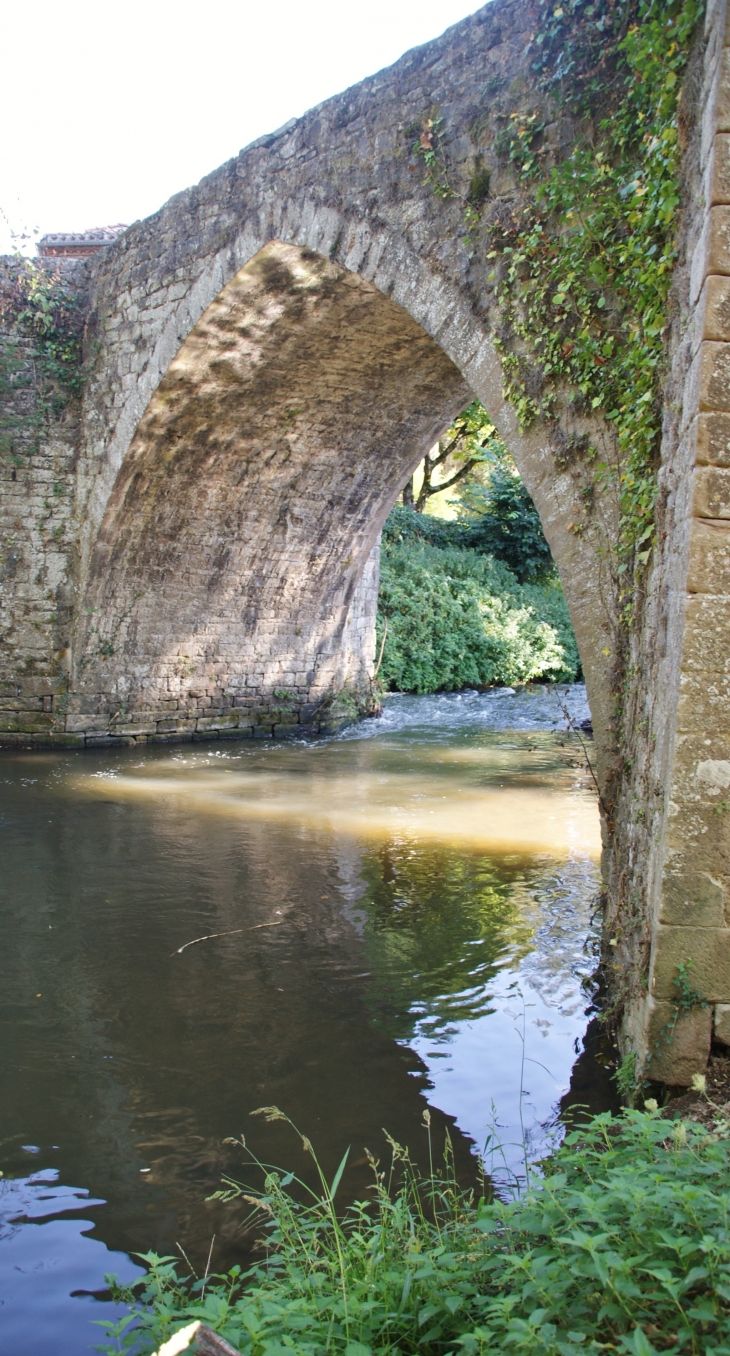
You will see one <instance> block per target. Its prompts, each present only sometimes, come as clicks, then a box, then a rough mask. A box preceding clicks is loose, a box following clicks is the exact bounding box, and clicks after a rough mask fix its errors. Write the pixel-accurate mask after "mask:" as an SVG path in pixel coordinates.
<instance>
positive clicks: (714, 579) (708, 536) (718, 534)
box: [687, 518, 730, 594]
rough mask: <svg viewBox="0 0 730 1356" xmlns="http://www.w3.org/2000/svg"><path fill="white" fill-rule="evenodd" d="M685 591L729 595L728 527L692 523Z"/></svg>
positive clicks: (704, 521) (699, 520)
mask: <svg viewBox="0 0 730 1356" xmlns="http://www.w3.org/2000/svg"><path fill="white" fill-rule="evenodd" d="M687 591H688V592H689V593H721V594H730V523H725V522H719V523H715V522H711V521H709V520H708V519H706V518H694V519H693V520H692V535H691V541H690V558H689V570H688V574H687Z"/></svg>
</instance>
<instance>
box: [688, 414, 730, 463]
mask: <svg viewBox="0 0 730 1356" xmlns="http://www.w3.org/2000/svg"><path fill="white" fill-rule="evenodd" d="M695 460H696V461H697V464H698V465H699V466H730V414H701V415H700V416H699V418H698V420H697V437H696V442H695Z"/></svg>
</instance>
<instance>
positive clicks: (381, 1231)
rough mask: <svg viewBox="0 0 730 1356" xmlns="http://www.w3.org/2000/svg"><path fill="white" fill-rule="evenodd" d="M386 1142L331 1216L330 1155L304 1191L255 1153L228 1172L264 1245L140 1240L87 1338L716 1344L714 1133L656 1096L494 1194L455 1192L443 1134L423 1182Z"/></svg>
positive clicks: (277, 1343) (468, 1351)
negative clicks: (253, 1259) (111, 1302)
mask: <svg viewBox="0 0 730 1356" xmlns="http://www.w3.org/2000/svg"><path fill="white" fill-rule="evenodd" d="M267 1114H268V1115H269V1116H270V1117H271V1118H272V1119H273V1118H276V1119H279V1118H281V1119H286V1118H285V1117H283V1116H282V1113H281V1112H279V1111H278V1110H277V1109H276V1108H268V1109H267ZM297 1133H298V1132H297ZM301 1138H302V1143H303V1144H304V1146H305V1148H306V1149H307V1150H308V1151H309V1152H310V1153H311V1152H312V1148H311V1145H310V1144H309V1141H308V1140H307V1139H306V1137H304V1136H302V1137H301ZM390 1149H391V1163H390V1167H389V1169H388V1170H387V1171H386V1172H382V1171H381V1169H380V1167H379V1166H378V1164H377V1163H375V1162H374V1161H373V1171H374V1180H373V1189H372V1192H371V1195H370V1199H369V1200H366V1201H358V1202H355V1203H354V1205H352V1206H351V1207H350V1208H349V1209H348V1210H346V1211H344V1212H343V1213H342V1214H338V1213H337V1212H336V1210H335V1204H334V1203H335V1196H336V1191H337V1187H338V1185H339V1179H340V1176H341V1173H342V1171H343V1169H344V1164H345V1159H343V1161H342V1163H341V1164H340V1168H339V1170H338V1173H337V1174H336V1176H335V1179H334V1180H333V1182H332V1183H331V1184H328V1183H327V1180H326V1178H325V1177H324V1174H323V1173H322V1172H321V1169H320V1168H319V1165H318V1164H316V1159H315V1164H316V1166H317V1171H318V1173H319V1181H320V1188H321V1189H320V1193H319V1194H317V1193H316V1192H314V1193H312V1192H310V1193H309V1194H308V1195H307V1196H306V1199H304V1200H302V1195H303V1194H306V1189H305V1188H304V1187H303V1184H301V1183H297V1180H296V1178H295V1177H294V1174H293V1173H281V1172H278V1171H272V1170H269V1169H265V1168H263V1166H262V1165H260V1164H259V1165H257V1166H258V1170H260V1171H263V1172H264V1185H263V1190H261V1191H257V1190H253V1189H251V1188H249V1187H248V1186H245V1185H239V1184H236V1183H233V1182H228V1183H227V1184H226V1186H225V1188H224V1192H223V1194H224V1195H225V1197H226V1198H227V1199H232V1198H233V1199H236V1198H238V1199H242V1200H245V1201H247V1202H250V1203H251V1204H252V1206H253V1208H254V1212H255V1213H256V1215H257V1217H258V1219H259V1220H260V1221H261V1222H262V1223H263V1225H264V1229H265V1232H266V1234H267V1244H266V1256H265V1258H264V1260H262V1261H261V1263H260V1264H258V1265H257V1266H254V1267H253V1268H251V1270H249V1271H248V1272H245V1273H244V1272H242V1271H241V1270H240V1269H239V1268H238V1267H234V1268H232V1270H231V1271H230V1272H228V1273H227V1274H226V1275H221V1276H214V1277H207V1278H205V1280H197V1279H195V1278H193V1277H185V1276H182V1275H180V1274H179V1273H178V1270H177V1263H176V1262H175V1261H174V1260H173V1259H171V1258H161V1257H157V1256H156V1255H155V1254H152V1253H150V1254H147V1255H146V1256H145V1258H144V1259H143V1260H144V1261H145V1263H146V1265H147V1267H148V1268H149V1272H148V1275H147V1277H146V1278H145V1279H144V1281H143V1282H142V1283H140V1285H138V1286H136V1287H132V1288H131V1289H129V1288H126V1289H125V1288H120V1287H117V1286H116V1285H114V1283H113V1281H112V1285H113V1293H114V1297H115V1299H117V1300H121V1301H124V1302H126V1303H127V1304H129V1305H130V1313H129V1315H128V1317H127V1318H125V1319H123V1320H122V1321H121V1322H120V1323H119V1324H117V1325H116V1326H115V1327H114V1328H108V1329H107V1334H108V1336H109V1337H110V1339H111V1340H110V1341H109V1342H107V1343H106V1344H105V1345H103V1346H102V1347H100V1348H99V1349H100V1350H102V1351H104V1352H107V1353H112V1352H120V1351H122V1352H123V1351H127V1352H130V1351H137V1352H139V1353H148V1352H150V1351H152V1350H153V1349H154V1348H155V1347H156V1346H157V1345H159V1344H160V1343H161V1342H162V1341H163V1340H165V1339H167V1338H168V1337H169V1336H170V1335H171V1333H172V1332H174V1331H175V1330H176V1329H177V1328H180V1327H183V1326H184V1325H185V1324H186V1323H189V1322H190V1321H191V1320H192V1319H195V1318H201V1319H203V1320H204V1321H205V1322H206V1323H208V1324H209V1325H210V1326H211V1327H213V1328H214V1329H216V1330H217V1331H218V1332H220V1333H222V1335H223V1336H224V1337H225V1338H226V1339H227V1340H228V1341H229V1342H231V1343H232V1344H233V1346H234V1347H236V1348H238V1349H239V1350H240V1351H241V1352H242V1353H244V1356H269V1353H270V1354H271V1356H284V1353H287V1356H294V1354H295V1353H296V1354H297V1356H299V1353H301V1356H326V1353H330V1352H331V1353H333V1354H334V1353H337V1356H339V1354H340V1353H341V1356H372V1353H378V1354H379V1356H381V1354H382V1356H386V1354H387V1356H396V1353H399V1356H410V1353H414V1354H415V1353H416V1352H418V1353H428V1354H429V1356H430V1354H431V1353H433V1354H434V1356H436V1353H439V1354H440V1353H444V1354H445V1353H447V1352H448V1353H459V1352H461V1353H464V1356H472V1354H474V1356H477V1354H479V1356H481V1353H487V1352H489V1353H491V1352H505V1351H506V1352H515V1353H524V1356H580V1353H587V1352H590V1353H598V1352H617V1353H633V1356H651V1353H653V1352H655V1351H661V1352H667V1353H690V1354H691V1356H694V1354H695V1353H698V1354H699V1353H704V1352H707V1353H709V1352H712V1353H717V1354H718V1356H724V1353H727V1352H728V1351H730V1143H728V1141H727V1140H725V1139H720V1138H718V1137H717V1136H716V1135H712V1134H710V1133H708V1131H706V1130H705V1129H704V1128H702V1127H700V1126H697V1125H694V1124H692V1123H684V1122H683V1123H680V1124H679V1126H677V1125H674V1126H673V1127H672V1128H671V1130H670V1127H669V1125H668V1124H667V1122H666V1121H665V1120H663V1119H662V1118H661V1115H660V1113H658V1112H657V1111H656V1110H654V1111H651V1112H638V1111H627V1112H625V1113H624V1114H623V1115H622V1116H621V1117H620V1118H618V1119H616V1118H612V1117H611V1116H610V1115H608V1114H606V1115H602V1116H598V1117H596V1118H594V1119H593V1120H592V1121H591V1122H590V1123H589V1124H588V1125H586V1126H585V1127H582V1128H581V1129H578V1130H575V1131H573V1132H571V1133H570V1134H569V1135H568V1136H567V1138H566V1140H565V1143H564V1145H563V1147H562V1148H560V1149H559V1150H558V1151H557V1153H556V1154H555V1155H554V1156H553V1157H552V1158H551V1159H549V1160H548V1161H547V1162H546V1163H545V1164H543V1173H544V1175H543V1177H542V1179H538V1180H536V1181H535V1180H533V1184H532V1185H531V1187H530V1189H529V1190H528V1191H527V1192H526V1193H525V1195H524V1196H522V1197H521V1198H519V1199H516V1200H510V1201H502V1200H494V1199H493V1200H489V1199H487V1197H486V1194H485V1193H484V1192H483V1191H479V1192H478V1193H476V1194H471V1193H464V1192H463V1191H460V1190H459V1188H458V1187H457V1184H456V1182H455V1180H454V1176H453V1170H452V1167H451V1158H450V1155H449V1153H448V1148H447V1153H446V1160H445V1164H444V1168H443V1170H442V1171H441V1172H440V1173H438V1172H436V1171H435V1170H432V1172H431V1175H430V1176H429V1177H428V1178H427V1179H426V1180H421V1179H419V1178H418V1176H417V1174H416V1171H415V1169H414V1168H413V1166H412V1164H411V1163H410V1160H409V1158H408V1154H407V1151H406V1150H404V1149H402V1148H400V1146H398V1145H397V1144H395V1143H394V1142H393V1141H390ZM253 1163H254V1164H256V1160H253ZM292 1193H294V1194H292Z"/></svg>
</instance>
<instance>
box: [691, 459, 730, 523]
mask: <svg viewBox="0 0 730 1356" xmlns="http://www.w3.org/2000/svg"><path fill="white" fill-rule="evenodd" d="M693 481H694V485H693V498H692V512H693V514H694V516H695V517H696V518H730V470H726V469H725V468H724V467H719V466H697V467H695V470H694V474H693Z"/></svg>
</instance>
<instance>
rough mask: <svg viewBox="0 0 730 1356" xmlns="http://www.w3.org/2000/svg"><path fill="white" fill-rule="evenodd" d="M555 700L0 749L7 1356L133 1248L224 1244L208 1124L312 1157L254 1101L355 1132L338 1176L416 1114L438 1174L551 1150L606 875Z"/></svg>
mask: <svg viewBox="0 0 730 1356" xmlns="http://www.w3.org/2000/svg"><path fill="white" fill-rule="evenodd" d="M565 702H567V704H568V706H569V707H570V709H571V711H572V712H573V714H574V716H575V717H577V718H578V719H579V720H580V719H582V718H584V717H585V716H586V715H587V713H588V709H587V706H586V702H585V692H584V689H583V688H582V687H581V686H580V685H574V686H572V687H571V688H570V689H567V688H564V687H563V688H561V689H560V693H559V695H556V694H554V693H548V692H547V691H546V690H543V689H539V688H538V689H532V690H529V691H523V692H519V693H513V692H512V691H511V690H510V689H501V690H497V691H493V692H489V693H481V694H479V693H462V694H454V695H448V696H436V697H421V698H416V697H391V698H390V699H388V701H387V702H386V705H385V710H384V714H383V715H382V717H380V718H378V719H376V720H370V721H367V722H364V723H363V724H362V725H360V726H358V727H356V728H355V729H352V730H349V731H347V732H346V733H345V734H344V735H341V736H340V737H338V738H334V739H329V740H323V741H320V742H317V743H309V744H305V743H298V742H292V743H287V744H281V743H280V744H272V743H263V742H262V743H258V742H256V743H251V744H240V743H233V742H231V743H229V742H219V743H215V744H200V745H192V746H191V745H183V746H165V745H162V746H154V747H153V746H147V747H145V748H143V749H140V748H139V747H138V748H135V749H121V750H111V751H110V750H105V751H99V752H95V753H91V752H86V753H84V754H61V753H56V752H49V753H33V754H23V753H17V754H16V753H5V754H3V755H2V756H1V757H0V843H2V845H3V850H2V856H1V858H0V860H1V862H2V871H1V873H0V982H1V988H0V1022H1V1023H2V1029H1V1033H0V1079H1V1091H0V1168H1V1169H2V1172H3V1174H4V1175H3V1177H2V1179H0V1351H2V1352H3V1356H79V1354H80V1353H82V1352H87V1351H88V1350H90V1349H91V1348H93V1345H94V1343H95V1342H97V1341H99V1340H101V1339H100V1336H99V1334H100V1331H101V1330H100V1329H94V1328H93V1327H91V1326H90V1323H91V1321H94V1320H99V1319H101V1320H110V1319H112V1318H113V1316H114V1312H115V1311H114V1306H113V1305H112V1304H111V1303H110V1302H109V1301H108V1298H107V1297H105V1284H104V1275H105V1273H107V1272H115V1273H117V1274H118V1275H119V1276H120V1278H122V1279H125V1280H127V1279H131V1278H132V1277H134V1276H136V1275H138V1274H141V1273H140V1270H139V1267H138V1264H137V1263H136V1262H135V1261H134V1260H133V1259H132V1257H131V1256H130V1254H133V1253H135V1252H137V1251H146V1250H148V1249H155V1250H157V1251H159V1252H166V1253H168V1252H174V1251H175V1250H176V1248H182V1249H184V1250H185V1252H186V1253H187V1254H188V1255H189V1257H190V1259H191V1261H192V1262H193V1264H194V1265H196V1266H197V1265H199V1264H200V1263H201V1262H202V1263H204V1261H205V1257H206V1256H207V1253H208V1249H209V1246H210V1242H211V1239H212V1237H213V1235H215V1242H214V1245H213V1263H212V1265H213V1268H214V1269H217V1268H218V1269H219V1268H223V1267H225V1266H228V1265H231V1264H232V1263H233V1261H235V1260H239V1261H245V1260H246V1256H247V1248H248V1246H249V1242H248V1240H247V1239H246V1238H245V1237H243V1236H242V1233H241V1227H240V1220H241V1212H240V1209H238V1208H237V1207H236V1206H235V1205H223V1204H221V1203H220V1202H210V1201H206V1199H205V1198H206V1197H207V1196H209V1195H210V1194H211V1193H212V1192H213V1191H215V1190H216V1188H217V1187H218V1186H219V1184H220V1178H221V1174H222V1173H223V1172H228V1173H232V1174H233V1175H234V1176H235V1175H236V1174H237V1173H238V1175H239V1176H240V1172H241V1163H240V1151H237V1150H236V1149H235V1147H234V1146H231V1145H227V1144H225V1143H224V1142H223V1141H224V1140H225V1139H226V1138H227V1137H229V1136H236V1135H240V1134H241V1133H244V1134H245V1135H246V1138H247V1140H248V1142H249V1144H250V1145H251V1146H252V1147H253V1148H254V1149H255V1150H256V1151H257V1153H258V1154H259V1156H260V1157H262V1158H264V1159H266V1160H268V1161H273V1162H278V1163H282V1164H285V1165H286V1166H292V1167H295V1168H297V1170H300V1171H306V1170H307V1169H306V1164H304V1163H303V1162H302V1154H301V1151H300V1148H299V1145H298V1142H297V1141H296V1139H295V1138H294V1137H293V1136H292V1135H291V1132H289V1133H287V1129H286V1127H285V1126H283V1125H281V1124H275V1125H266V1124H265V1123H264V1122H263V1121H261V1120H251V1119H250V1113H251V1112H252V1111H253V1110H254V1109H255V1108H257V1107H259V1106H261V1105H270V1104H276V1105H278V1106H280V1107H282V1108H283V1109H284V1110H285V1111H286V1112H287V1113H288V1114H289V1115H290V1116H291V1117H292V1118H293V1120H294V1121H295V1122H296V1123H297V1125H298V1126H299V1127H300V1128H301V1129H302V1130H303V1131H304V1132H305V1133H306V1134H308V1135H309V1137H310V1139H311V1140H312V1141H313V1142H314V1143H315V1146H316V1148H317V1150H318V1152H319V1154H320V1157H321V1159H322V1161H323V1163H324V1165H325V1168H326V1169H327V1171H329V1172H334V1168H335V1167H336V1165H337V1163H338V1162H339V1160H340V1158H341V1156H342V1153H343V1151H344V1149H345V1148H346V1147H347V1145H348V1144H349V1145H351V1146H352V1148H351V1154H350V1166H349V1168H348V1171H347V1173H346V1175H345V1178H344V1180H343V1190H344V1191H345V1192H349V1193H350V1194H351V1195H352V1194H355V1193H358V1194H361V1193H362V1192H363V1191H364V1190H365V1186H366V1182H367V1180H368V1178H367V1173H368V1169H367V1164H366V1159H365V1149H366V1148H369V1149H371V1150H372V1151H373V1152H375V1153H377V1154H379V1155H380V1154H381V1153H384V1150H385V1148H386V1145H385V1142H384V1136H383V1129H384V1128H385V1129H387V1131H388V1132H389V1133H390V1134H391V1135H393V1136H394V1137H395V1138H396V1139H397V1140H399V1141H400V1142H401V1143H406V1144H408V1145H409V1146H410V1148H411V1150H412V1151H413V1153H414V1155H415V1156H416V1157H418V1156H419V1155H422V1154H423V1153H424V1152H425V1141H424V1131H423V1127H422V1118H423V1111H424V1108H425V1107H426V1106H427V1105H428V1106H430V1107H431V1109H432V1117H433V1124H434V1127H435V1132H436V1138H437V1140H438V1139H439V1138H441V1139H443V1132H444V1130H445V1129H446V1128H447V1127H449V1128H450V1131H451V1135H452V1138H453V1141H454V1146H455V1153H456V1162H457V1167H458V1171H459V1173H460V1176H461V1177H462V1179H463V1180H468V1178H469V1175H470V1174H472V1173H473V1171H474V1153H475V1152H476V1151H483V1149H484V1146H485V1143H488V1142H489V1143H491V1142H493V1141H490V1140H489V1136H490V1135H491V1134H494V1133H495V1126H496V1127H497V1130H496V1133H497V1134H498V1135H499V1137H500V1138H501V1140H502V1141H503V1142H504V1144H505V1146H506V1147H505V1151H504V1159H505V1160H506V1163H507V1166H508V1167H509V1168H510V1169H513V1170H515V1171H519V1166H520V1163H521V1160H522V1152H523V1151H522V1147H521V1145H522V1143H523V1142H526V1143H527V1144H528V1146H529V1148H530V1150H531V1152H533V1153H537V1152H539V1151H540V1148H541V1147H544V1146H545V1145H546V1144H547V1143H549V1142H550V1139H551V1137H554V1136H555V1134H556V1116H557V1112H558V1109H559V1106H560V1102H561V1099H562V1098H564V1096H565V1094H566V1092H567V1090H568V1087H569V1084H570V1082H571V1070H572V1069H573V1066H574V1064H575V1061H576V1057H577V1055H578V1053H579V1051H580V1049H581V1038H582V1036H583V1033H584V1031H585V1028H586V1021H587V1018H586V1010H587V1006H588V997H587V994H586V988H585V982H586V981H587V980H588V977H589V976H590V973H591V970H592V968H593V964H594V962H593V958H592V950H591V944H590V939H591V927H592V923H591V918H592V912H593V909H594V907H595V902H596V897H597V892H598V881H599V877H598V855H599V827H598V814H597V807H596V799H595V794H594V791H593V788H592V784H591V779H590V775H589V771H588V769H587V767H586V764H585V758H584V754H583V748H582V746H581V743H580V741H579V739H578V738H577V737H576V735H574V734H572V733H565V720H564V716H563V712H562V710H561V704H562V703H565ZM201 938H204V939H205V940H198V939H201ZM591 1078H592V1075H591V1073H590V1070H589V1072H588V1074H587V1075H586V1071H585V1061H584V1069H583V1074H582V1076H581V1086H582V1087H583V1090H584V1091H585V1088H587V1089H588V1096H589V1098H590V1097H592V1098H593V1100H594V1102H595V1101H596V1099H597V1103H598V1104H600V1103H601V1099H602V1098H604V1100H605V1097H606V1095H607V1094H606V1093H605V1090H603V1091H602V1090H601V1089H600V1088H599V1089H598V1091H596V1088H595V1087H593V1088H592V1087H591ZM594 1082H595V1080H594ZM490 1161H492V1162H493V1160H490V1158H489V1154H488V1163H489V1162H490ZM500 1163H501V1165H502V1167H503V1166H504V1163H503V1162H502V1160H500V1162H496V1164H494V1166H495V1167H496V1168H499V1167H500Z"/></svg>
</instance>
